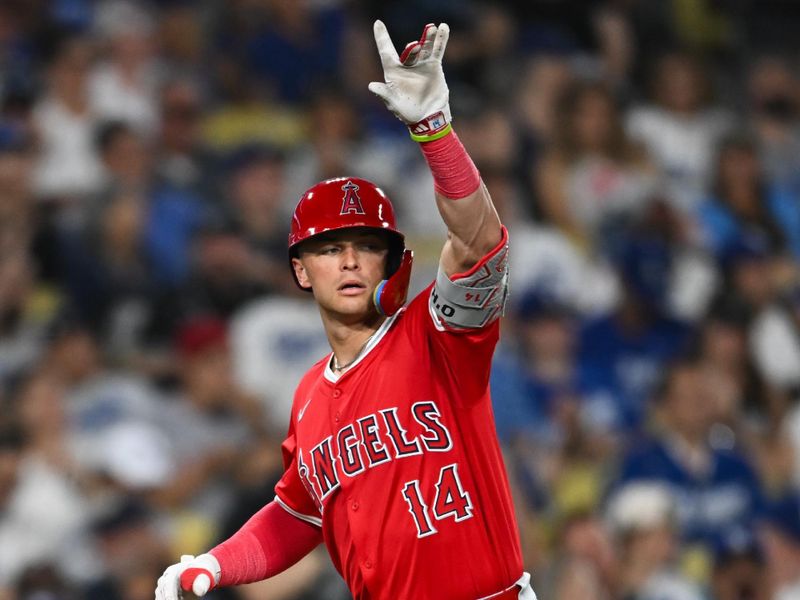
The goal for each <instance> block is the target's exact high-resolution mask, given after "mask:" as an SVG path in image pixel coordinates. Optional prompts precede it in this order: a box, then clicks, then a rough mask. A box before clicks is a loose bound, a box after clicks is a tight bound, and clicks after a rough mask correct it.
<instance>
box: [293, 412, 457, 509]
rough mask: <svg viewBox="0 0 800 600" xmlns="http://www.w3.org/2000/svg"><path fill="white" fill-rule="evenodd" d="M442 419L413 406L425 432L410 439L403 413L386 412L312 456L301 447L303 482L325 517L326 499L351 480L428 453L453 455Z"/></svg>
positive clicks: (352, 426) (350, 427) (348, 429)
mask: <svg viewBox="0 0 800 600" xmlns="http://www.w3.org/2000/svg"><path fill="white" fill-rule="evenodd" d="M441 417H442V414H441V412H440V410H439V408H438V407H437V406H436V403H434V402H432V401H424V402H417V403H415V404H413V405H412V407H411V418H412V419H413V420H414V422H415V423H416V424H417V426H418V427H421V428H422V431H421V433H420V434H419V435H409V433H408V431H409V426H408V425H409V424H407V423H402V422H401V419H400V418H399V416H398V409H397V407H392V408H385V409H382V410H379V411H377V412H375V413H372V414H369V415H366V416H364V417H361V418H359V419H357V420H356V421H355V422H353V423H349V424H347V425H345V426H344V427H342V428H341V429H339V431H338V432H337V433H336V434H335V435H329V436H328V437H326V438H325V439H323V440H322V441H321V442H319V443H318V444H317V445H316V446H314V447H313V448H311V449H310V450H309V449H304V448H299V447H298V449H297V468H298V472H299V475H300V479H301V480H302V482H303V485H304V486H305V488H306V491H307V492H308V494H309V496H310V497H311V498H312V499H313V500H314V503H315V504H316V505H317V508H318V509H319V512H320V514H322V511H323V506H324V502H325V500H326V498H328V496H329V495H330V494H331V492H333V491H334V490H336V489H337V488H338V487H339V486H340V482H341V481H342V479H343V478H345V477H347V478H354V477H358V476H360V475H361V474H363V473H365V472H366V471H368V470H371V469H374V468H379V467H380V465H382V464H384V463H388V462H390V461H393V460H400V459H403V458H406V457H410V456H418V455H420V454H422V453H423V452H448V451H450V450H452V448H453V440H452V437H451V435H450V431H449V430H448V428H447V426H446V425H445V424H444V423H443V422H442V418H441ZM418 427H414V429H417V428H418Z"/></svg>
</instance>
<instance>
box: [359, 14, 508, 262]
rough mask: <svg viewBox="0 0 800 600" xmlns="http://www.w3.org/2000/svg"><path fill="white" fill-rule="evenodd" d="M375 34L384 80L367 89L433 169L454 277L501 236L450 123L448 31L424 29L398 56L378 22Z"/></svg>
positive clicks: (443, 27)
mask: <svg viewBox="0 0 800 600" xmlns="http://www.w3.org/2000/svg"><path fill="white" fill-rule="evenodd" d="M374 32H375V43H376V44H377V47H378V53H379V55H380V58H381V64H382V65H383V73H384V80H385V81H384V82H383V83H381V82H372V83H370V85H369V89H370V91H372V92H373V93H374V94H376V95H377V96H379V97H380V98H381V99H382V100H383V101H384V102H385V103H386V106H387V107H388V108H389V110H391V111H392V112H393V113H394V114H395V115H396V116H397V117H398V118H399V119H400V120H401V121H403V122H404V123H405V124H406V125H408V127H409V131H410V132H411V137H412V139H414V140H415V141H416V142H418V143H419V144H420V148H421V150H422V152H423V154H424V155H425V159H426V160H427V162H428V165H429V166H430V168H431V173H432V174H433V178H434V184H435V192H436V204H437V206H438V208H439V213H440V214H441V215H442V219H443V220H444V222H445V225H447V229H448V233H447V241H446V242H445V245H444V248H443V250H442V256H441V265H442V269H443V270H444V272H445V273H446V275H447V276H448V277H452V276H454V275H456V274H459V273H463V272H465V271H468V270H469V269H471V268H472V267H473V266H475V265H476V264H477V263H478V262H479V261H480V260H481V259H482V258H483V257H485V256H486V255H487V254H488V253H489V252H490V251H491V250H492V249H493V248H495V247H496V246H497V245H498V244H499V243H500V241H501V239H502V236H503V233H502V226H501V224H500V218H499V217H498V216H497V211H496V210H495V208H494V205H493V204H492V200H491V197H490V196H489V192H488V190H487V189H486V186H485V185H484V184H483V182H482V181H481V178H480V174H479V173H478V170H477V168H476V167H475V164H474V163H473V162H472V159H471V158H470V157H469V155H468V154H467V152H466V150H465V149H464V146H463V145H462V144H461V142H460V141H459V139H458V136H457V135H456V133H455V132H454V131H453V128H452V125H451V124H450V121H451V115H450V105H449V91H448V89H447V83H446V82H445V78H444V72H443V71H442V57H443V56H444V51H445V48H446V47H447V40H448V37H449V35H450V28H449V27H448V26H447V24H446V23H441V24H440V25H439V26H438V27H437V26H436V25H433V24H428V25H426V26H425V29H424V31H423V33H422V37H421V38H420V39H419V40H418V41H416V42H411V43H409V44H407V45H406V47H405V49H404V50H403V52H402V54H400V55H399V56H398V54H397V51H396V50H395V47H394V44H393V43H392V40H391V38H390V37H389V33H388V32H387V31H386V26H385V25H384V24H383V23H382V22H381V21H376V22H375V26H374Z"/></svg>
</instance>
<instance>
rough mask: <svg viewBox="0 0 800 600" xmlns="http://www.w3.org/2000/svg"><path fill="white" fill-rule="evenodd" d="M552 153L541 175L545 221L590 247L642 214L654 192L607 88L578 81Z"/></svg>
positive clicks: (562, 103) (561, 107)
mask: <svg viewBox="0 0 800 600" xmlns="http://www.w3.org/2000/svg"><path fill="white" fill-rule="evenodd" d="M556 118H557V123H558V130H557V133H556V141H555V144H554V146H553V150H552V151H551V152H550V153H549V154H548V155H547V156H545V157H544V158H543V160H542V162H541V164H540V166H539V170H538V173H537V181H538V198H539V202H540V204H541V210H542V213H543V215H544V216H545V218H546V219H547V220H548V221H549V222H551V223H553V224H554V225H556V226H557V227H559V228H560V229H561V230H562V231H563V232H564V233H566V234H568V235H569V236H571V237H572V238H573V239H574V240H575V241H576V242H578V243H580V244H585V245H587V246H589V247H593V246H595V245H596V243H597V241H598V238H600V237H602V236H603V234H604V233H607V232H608V229H609V226H610V225H611V224H613V222H614V221H615V220H616V221H619V220H620V219H624V218H626V217H627V218H629V219H630V218H631V217H632V216H636V215H637V214H638V213H640V212H642V210H643V207H644V206H645V205H646V203H647V202H648V200H649V199H650V196H651V195H652V193H653V191H654V189H655V184H656V180H655V173H654V171H653V169H652V168H651V166H650V164H649V161H648V159H647V158H646V155H645V154H644V152H643V151H642V150H641V149H639V148H637V147H636V146H635V145H634V144H633V143H632V142H631V140H629V139H628V137H627V135H626V133H625V131H624V129H623V125H622V122H621V118H620V113H619V108H618V106H617V104H616V101H615V99H614V97H613V96H612V94H611V92H610V91H609V89H608V88H607V87H606V86H605V84H603V83H598V82H579V83H576V84H574V85H573V86H572V87H570V88H569V89H567V91H566V92H565V93H564V95H563V97H562V98H560V100H559V104H558V113H557V115H556Z"/></svg>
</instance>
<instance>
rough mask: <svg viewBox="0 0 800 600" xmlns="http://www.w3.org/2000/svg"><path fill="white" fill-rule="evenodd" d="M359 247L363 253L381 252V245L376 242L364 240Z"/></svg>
mask: <svg viewBox="0 0 800 600" xmlns="http://www.w3.org/2000/svg"><path fill="white" fill-rule="evenodd" d="M359 247H360V248H361V249H362V250H364V251H365V252H380V251H382V250H383V248H384V247H383V244H382V243H381V242H380V241H378V240H364V241H363V242H361V243H360V244H359Z"/></svg>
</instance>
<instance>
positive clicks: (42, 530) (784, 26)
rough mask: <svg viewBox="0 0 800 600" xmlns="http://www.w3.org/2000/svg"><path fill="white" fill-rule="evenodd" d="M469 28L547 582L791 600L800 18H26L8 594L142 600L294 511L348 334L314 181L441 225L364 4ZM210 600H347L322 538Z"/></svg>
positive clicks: (2, 407)
mask: <svg viewBox="0 0 800 600" xmlns="http://www.w3.org/2000/svg"><path fill="white" fill-rule="evenodd" d="M376 17H380V18H382V19H383V20H384V21H385V22H386V23H387V25H388V27H389V31H390V32H391V34H392V36H393V39H394V40H395V42H396V43H397V44H398V46H400V47H402V45H403V44H404V43H405V42H406V41H410V40H413V39H416V38H417V37H418V35H419V33H420V31H421V30H422V27H423V25H424V24H425V23H426V22H429V21H433V22H440V21H446V22H448V23H449V24H450V26H451V29H452V36H451V40H450V45H449V47H448V51H447V56H446V57H445V72H446V75H447V79H448V83H449V86H450V91H451V105H452V109H453V114H454V119H455V127H456V129H457V131H458V132H459V135H460V137H461V139H462V140H463V142H464V143H465V145H466V146H467V148H468V150H469V151H470V152H471V154H472V156H473V158H474V160H475V162H476V163H477V165H478V167H479V169H480V170H481V173H482V175H483V178H484V180H485V181H486V183H487V185H488V187H489V189H490V191H491V193H492V196H493V198H494V201H495V203H496V205H497V207H498V210H499V211H500V213H501V217H502V218H503V221H504V222H505V223H506V225H507V226H508V227H509V229H510V231H511V239H512V244H513V254H512V270H511V278H512V292H511V297H510V302H509V306H508V310H507V315H506V319H505V321H504V334H503V336H502V341H501V345H500V347H499V348H498V351H497V354H496V357H495V363H494V373H493V378H492V388H493V394H494V403H495V413H496V418H497V427H498V432H499V435H500V438H501V441H502V443H503V445H504V448H505V451H506V459H507V466H508V469H509V472H510V475H511V478H512V485H513V488H514V494H515V499H516V504H517V511H518V517H519V522H520V527H521V535H522V540H523V545H524V555H525V561H526V567H527V568H528V569H529V570H530V571H531V572H532V573H533V578H534V583H535V588H536V589H537V591H538V594H539V597H540V598H542V599H547V600H550V599H555V600H568V599H569V600H573V599H576V598H580V599H586V600H593V599H597V600H611V599H620V600H621V599H625V600H634V599H638V600H646V599H647V600H656V599H658V600H684V599H685V600H694V599H701V598H702V599H706V600H762V599H763V600H773V599H774V600H793V599H798V598H800V499H799V496H798V490H800V405H798V399H800V45H799V43H798V40H800V37H798V32H800V3H798V2H794V1H791V0H783V1H781V0H759V1H758V2H756V1H755V0H727V1H722V0H646V1H645V0H593V1H592V0H583V1H579V0H574V1H568V0H517V1H506V2H499V1H496V0H495V1H493V2H477V1H466V0H435V1H434V0H426V1H424V2H423V1H422V0H403V1H402V2H400V1H395V0H390V1H382V2H379V1H377V0H360V1H359V0H351V1H348V0H229V1H222V0H198V1H190V0H162V1H160V2H155V1H153V2H133V1H116V0H109V1H100V0H97V1H91V0H52V1H46V0H17V1H13V0H6V1H4V2H2V3H0V599H1V600H78V599H89V600H100V599H102V600H150V599H151V598H152V597H153V589H154V587H155V582H156V579H157V578H158V576H159V575H160V573H161V572H162V570H163V569H164V567H166V566H167V565H168V564H171V563H172V562H175V561H176V560H177V558H178V557H179V555H180V554H181V553H199V552H202V551H204V550H206V549H208V548H209V547H210V546H211V545H213V544H215V543H216V542H218V541H220V540H221V539H223V538H225V537H226V536H228V535H230V534H231V533H232V532H233V531H235V530H236V529H237V528H238V527H239V526H240V525H241V524H242V523H243V521H244V520H245V519H246V518H247V517H248V516H249V515H250V514H252V513H253V512H255V511H256V510H257V509H258V508H260V507H261V506H262V505H263V504H265V503H266V502H268V501H270V500H271V499H272V497H273V491H272V487H273V485H274V483H275V481H276V480H277V478H278V477H279V476H280V473H281V470H282V466H281V462H280V455H279V454H280V453H279V444H280V442H281V440H282V438H283V436H284V434H285V431H286V428H287V423H288V415H289V409H290V403H291V398H292V392H293V389H294V386H295V385H296V383H297V382H298V380H299V378H300V376H301V375H302V373H303V372H304V371H305V369H306V368H307V367H308V366H309V365H311V364H312V363H313V362H315V361H316V360H318V359H319V358H320V357H322V356H324V354H325V353H326V352H327V351H328V345H327V342H326V340H325V337H324V334H323V330H322V327H321V325H320V322H319V317H318V314H317V311H316V308H315V305H314V304H313V302H312V301H311V300H310V299H309V298H308V296H307V295H304V294H302V293H301V292H299V291H297V290H296V289H295V287H294V284H293V282H292V279H291V277H290V274H289V269H288V265H287V257H286V236H287V232H288V225H289V215H290V214H291V211H292V209H293V207H294V205H295V203H296V201H297V199H298V198H299V195H300V194H301V193H302V192H303V191H304V190H305V189H306V188H307V187H309V186H310V185H311V184H313V183H315V182H316V181H318V180H320V179H323V178H327V177H330V176H336V175H345V174H352V175H357V176H360V177H365V178H369V179H372V180H374V181H375V182H377V183H378V184H379V185H381V186H382V187H384V188H385V189H386V190H387V192H388V193H389V195H390V196H391V197H392V198H393V200H394V203H395V206H396V208H397V210H398V212H399V216H400V219H401V224H402V228H403V230H404V231H405V232H406V234H407V237H408V245H409V246H410V247H412V248H413V249H414V250H415V251H416V255H417V262H416V265H415V272H414V280H413V289H414V291H419V290H420V289H422V287H423V286H424V285H426V284H427V282H428V281H430V280H431V278H432V277H433V276H434V274H435V271H436V263H437V258H438V253H439V250H440V248H441V244H442V242H443V239H444V228H443V226H442V225H441V221H440V219H439V218H438V215H437V214H436V210H435V205H434V202H433V197H432V181H431V178H430V175H429V173H428V170H427V167H426V165H425V163H424V161H423V160H422V158H421V153H420V152H419V150H418V148H416V145H415V144H414V143H412V142H411V141H410V140H409V138H408V134H407V132H406V130H405V128H404V127H403V126H402V125H401V124H400V123H399V122H398V121H397V120H395V118H394V117H393V116H392V115H391V114H390V113H389V112H388V111H387V110H386V109H385V108H384V107H383V105H382V104H381V103H380V102H379V101H378V100H377V99H375V98H374V97H372V96H371V94H370V93H369V92H368V91H367V83H368V82H369V81H371V80H380V79H381V72H380V70H379V63H378V60H377V53H376V51H375V49H374V43H373V40H372V21H373V19H374V18H376ZM209 597H211V598H214V599H226V598H227V599H232V598H233V599H244V600H248V599H251V598H253V599H254V598H270V599H273V600H275V599H287V600H299V599H331V600H333V599H338V598H346V597H347V593H346V590H345V589H344V588H343V584H342V583H341V580H340V579H339V578H338V576H337V575H336V574H335V573H334V572H332V568H331V566H330V563H329V560H328V559H327V557H326V556H325V553H324V551H322V550H320V551H319V552H317V553H315V554H312V555H311V556H309V557H308V558H307V559H306V560H304V561H303V562H301V563H300V564H299V565H297V566H296V567H295V568H293V569H292V570H291V571H289V572H287V573H286V574H284V575H282V576H280V577H277V578H275V579H274V580H270V581H268V582H265V583H262V584H256V585H253V586H248V587H243V588H239V589H236V590H221V591H215V592H214V593H212V594H211V595H210V596H209Z"/></svg>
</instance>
